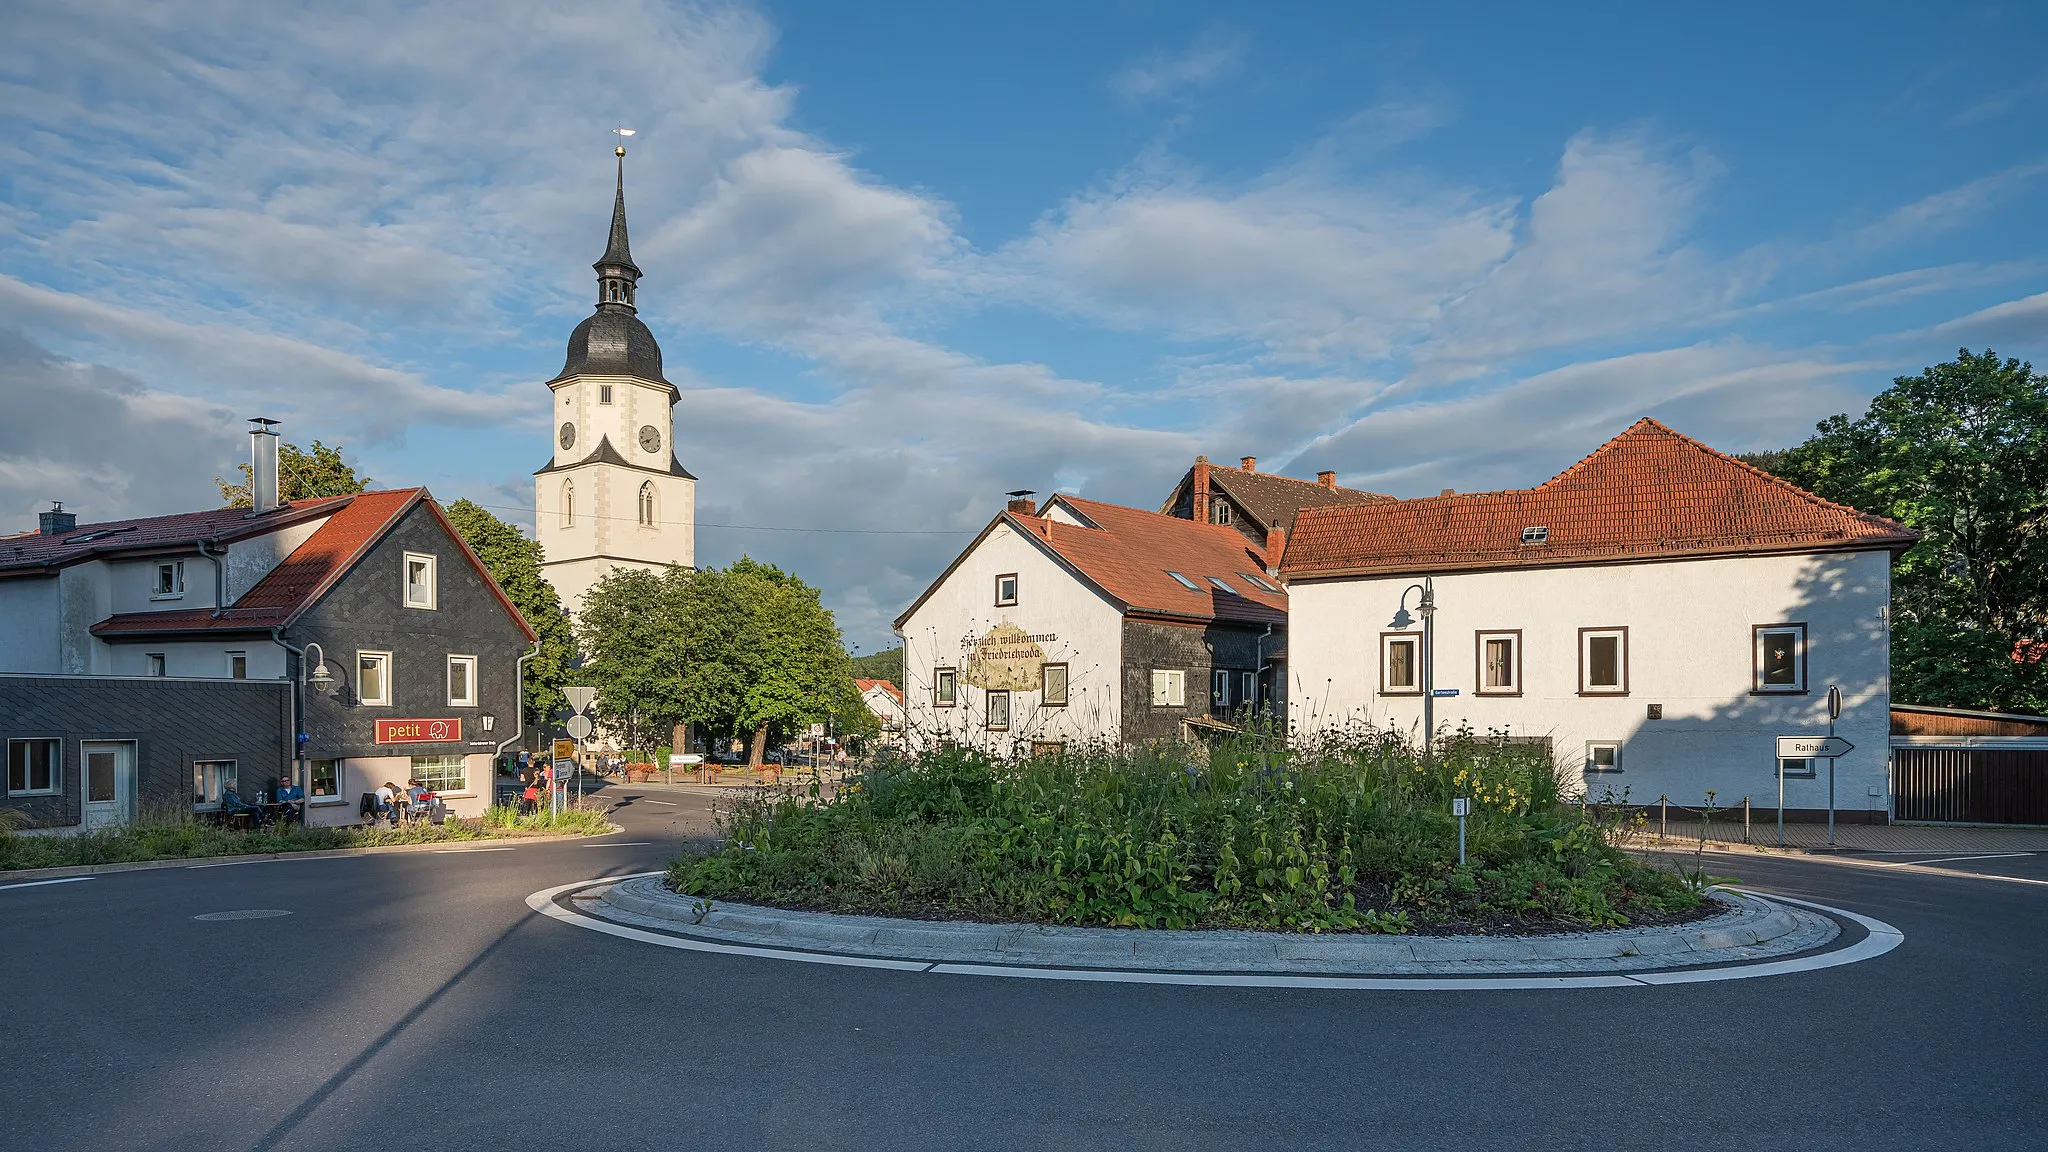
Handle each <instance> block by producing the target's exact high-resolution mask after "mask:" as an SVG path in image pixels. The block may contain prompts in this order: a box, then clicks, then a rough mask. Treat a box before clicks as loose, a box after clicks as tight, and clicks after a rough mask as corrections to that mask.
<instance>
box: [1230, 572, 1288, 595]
mask: <svg viewBox="0 0 2048 1152" xmlns="http://www.w3.org/2000/svg"><path fill="white" fill-rule="evenodd" d="M1238 575H1239V576H1242V577H1244V578H1245V581H1246V583H1249V584H1250V585H1251V586H1252V587H1254V588H1257V589H1258V590H1259V591H1261V592H1278V591H1280V590H1279V589H1278V588H1275V587H1273V586H1272V585H1271V584H1268V583H1266V581H1265V580H1264V579H1262V578H1261V577H1259V576H1256V575H1253V574H1252V573H1250V572H1239V573H1238Z"/></svg>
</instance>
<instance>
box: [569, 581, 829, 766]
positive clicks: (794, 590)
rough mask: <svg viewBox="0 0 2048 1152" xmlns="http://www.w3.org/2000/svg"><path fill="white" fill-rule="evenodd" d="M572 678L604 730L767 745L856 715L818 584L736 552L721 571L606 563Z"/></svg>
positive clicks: (755, 754)
mask: <svg viewBox="0 0 2048 1152" xmlns="http://www.w3.org/2000/svg"><path fill="white" fill-rule="evenodd" d="M576 626H577V635H578V637H579V638H580V640H581V641H582V644H583V648H584V650H585V651H586V652H588V653H590V658H589V660H588V661H587V662H586V663H585V664H584V666H583V674H584V676H585V677H586V678H587V679H588V680H589V682H590V683H591V684H592V685H593V686H595V687H596V688H597V690H598V707H599V711H600V713H601V714H602V715H603V716H604V717H605V718H606V720H607V721H608V722H609V723H610V724H611V725H612V727H613V729H614V730H615V731H621V732H623V731H624V730H625V728H626V727H627V725H628V724H629V723H631V724H633V725H635V726H637V727H638V728H640V729H641V730H643V731H644V730H646V729H648V728H650V727H652V728H655V729H657V730H658V729H659V728H662V727H669V728H679V727H680V726H681V725H683V724H686V723H687V724H696V725H699V726H700V727H701V728H702V729H703V730H704V731H705V732H706V733H708V734H710V735H713V736H740V737H749V738H751V742H752V756H751V759H752V760H753V762H755V763H757V764H758V763H759V762H760V759H761V755H762V753H763V751H764V750H765V748H766V746H767V742H768V741H769V740H770V739H771V738H773V739H775V740H777V741H781V740H785V739H788V738H789V737H791V736H793V735H795V734H796V733H797V732H799V731H801V730H802V729H803V728H804V727H805V726H807V725H810V724H813V723H817V722H821V721H824V720H826V719H828V718H830V717H833V716H838V717H840V718H841V723H842V724H843V723H846V722H847V721H849V720H852V721H854V722H856V723H857V722H858V719H857V717H856V715H855V714H856V712H858V713H865V712H866V708H865V706H864V705H862V704H861V702H860V698H859V694H858V693H857V692H856V691H855V690H854V688H853V671H852V665H851V662H850V661H849V660H848V659H847V656H846V650H845V648H844V647H843V646H842V645H841V642H840V636H839V627H838V624H837V623H836V622H835V621H834V620H833V618H832V613H831V612H829V611H827V610H826V609H825V607H824V606H823V605H822V604H821V603H820V602H819V595H818V590H817V589H815V588H813V587H811V586H810V585H808V584H805V583H804V582H803V581H802V580H800V579H798V578H797V577H795V576H793V575H791V574H790V573H787V572H784V571H783V570H782V569H780V568H777V567H775V566H774V565H771V564H762V563H760V562H758V561H756V560H753V559H751V558H749V557H745V556H743V557H741V558H740V559H739V560H738V561H736V562H734V563H733V564H732V565H731V566H729V567H726V568H722V569H705V570H701V571H692V570H690V569H687V568H680V567H671V568H669V569H667V570H666V571H664V572H661V573H653V572H647V571H641V570H634V569H618V570H614V571H613V572H611V573H610V574H608V575H607V576H605V577H604V578H603V579H601V580H599V581H598V582H597V584H595V585H594V586H592V588H591V590H590V592H589V593H588V594H586V595H585V597H584V602H583V612H582V614H581V616H580V617H579V618H578V620H577V621H576Z"/></svg>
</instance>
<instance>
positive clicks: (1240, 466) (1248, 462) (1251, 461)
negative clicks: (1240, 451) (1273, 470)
mask: <svg viewBox="0 0 2048 1152" xmlns="http://www.w3.org/2000/svg"><path fill="white" fill-rule="evenodd" d="M1237 470H1238V471H1239V472H1257V471H1258V470H1259V458H1258V457H1257V456H1239V457H1238V458H1237Z"/></svg>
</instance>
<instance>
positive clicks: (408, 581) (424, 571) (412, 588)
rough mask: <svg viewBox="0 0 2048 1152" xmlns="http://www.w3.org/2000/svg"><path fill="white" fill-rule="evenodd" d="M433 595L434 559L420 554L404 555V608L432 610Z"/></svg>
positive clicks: (410, 553)
mask: <svg viewBox="0 0 2048 1152" xmlns="http://www.w3.org/2000/svg"><path fill="white" fill-rule="evenodd" d="M434 602H435V595H434V558H433V557H432V556H429V555H426V554H425V553H422V552H407V553H406V554H405V606H406V607H407V608H432V607H433V606H434Z"/></svg>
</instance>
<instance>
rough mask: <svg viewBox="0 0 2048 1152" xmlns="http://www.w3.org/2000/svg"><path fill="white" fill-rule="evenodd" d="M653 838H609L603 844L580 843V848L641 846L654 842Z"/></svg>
mask: <svg viewBox="0 0 2048 1152" xmlns="http://www.w3.org/2000/svg"><path fill="white" fill-rule="evenodd" d="M652 843H654V841H652V840H607V841H605V842H604V843H602V844H578V845H577V847H578V848H641V847H645V846H646V845H649V844H652Z"/></svg>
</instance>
